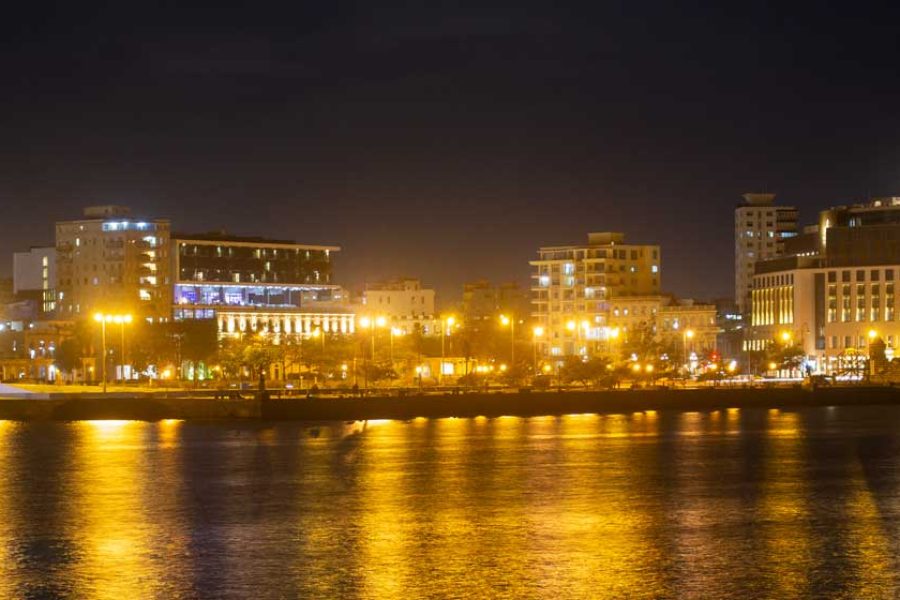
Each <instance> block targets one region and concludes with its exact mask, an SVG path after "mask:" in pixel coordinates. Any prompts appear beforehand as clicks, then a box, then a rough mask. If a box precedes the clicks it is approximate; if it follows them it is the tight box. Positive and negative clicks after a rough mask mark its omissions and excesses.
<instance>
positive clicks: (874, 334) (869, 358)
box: [866, 329, 878, 380]
mask: <svg viewBox="0 0 900 600" xmlns="http://www.w3.org/2000/svg"><path fill="white" fill-rule="evenodd" d="M876 339H878V332H877V331H875V330H874V329H870V330H869V332H868V333H867V334H866V366H867V369H866V379H867V380H868V379H871V377H872V369H873V365H872V342H874V341H875V340H876Z"/></svg>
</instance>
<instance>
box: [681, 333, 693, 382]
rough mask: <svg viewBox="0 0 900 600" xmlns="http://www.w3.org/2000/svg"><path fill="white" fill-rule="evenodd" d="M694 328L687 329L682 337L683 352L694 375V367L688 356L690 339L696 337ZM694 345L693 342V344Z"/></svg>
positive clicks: (689, 369)
mask: <svg viewBox="0 0 900 600" xmlns="http://www.w3.org/2000/svg"><path fill="white" fill-rule="evenodd" d="M694 335H695V333H694V330H693V329H685V330H684V335H683V336H682V337H681V352H682V354H684V358H685V362H686V363H687V365H688V371H689V372H690V373H691V375H693V374H694V373H693V368H691V361H690V358H689V357H688V341H689V340H693V339H694ZM692 347H693V344H692Z"/></svg>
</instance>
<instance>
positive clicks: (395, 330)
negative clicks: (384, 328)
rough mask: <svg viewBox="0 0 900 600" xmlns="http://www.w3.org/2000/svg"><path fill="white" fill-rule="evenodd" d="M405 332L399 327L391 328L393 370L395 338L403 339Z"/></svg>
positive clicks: (392, 366) (392, 363)
mask: <svg viewBox="0 0 900 600" xmlns="http://www.w3.org/2000/svg"><path fill="white" fill-rule="evenodd" d="M403 334H404V331H403V330H402V329H400V328H399V327H391V368H392V369H393V368H394V337H395V336H396V337H402V336H403Z"/></svg>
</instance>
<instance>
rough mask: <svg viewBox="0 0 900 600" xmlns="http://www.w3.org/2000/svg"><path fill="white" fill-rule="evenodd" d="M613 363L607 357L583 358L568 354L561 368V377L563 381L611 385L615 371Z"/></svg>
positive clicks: (584, 384) (585, 384)
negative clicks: (613, 371) (612, 367)
mask: <svg viewBox="0 0 900 600" xmlns="http://www.w3.org/2000/svg"><path fill="white" fill-rule="evenodd" d="M611 366H612V363H611V362H610V361H609V360H608V359H607V358H605V357H594V358H590V359H588V360H583V359H582V358H581V357H578V356H567V357H566V359H565V362H564V363H563V365H562V367H560V369H559V377H560V379H561V380H562V381H563V383H581V384H582V385H583V386H585V387H587V385H588V384H594V385H611V381H613V373H612V369H611V368H610V367H611Z"/></svg>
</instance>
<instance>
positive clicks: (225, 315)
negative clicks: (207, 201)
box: [170, 233, 354, 337]
mask: <svg viewBox="0 0 900 600" xmlns="http://www.w3.org/2000/svg"><path fill="white" fill-rule="evenodd" d="M339 250H340V248H339V247H338V246H318V245H309V244H298V243H296V242H292V241H287V240H271V239H266V238H260V237H242V236H232V235H227V234H225V233H208V234H198V235H187V234H178V235H175V236H174V237H173V239H172V243H171V253H170V254H171V261H172V262H171V271H172V273H173V275H174V278H175V279H174V285H173V292H172V293H173V295H172V317H173V318H174V319H176V320H179V319H216V321H217V323H218V327H219V334H220V336H222V337H240V336H243V335H245V334H248V333H252V334H271V335H275V336H277V337H281V336H283V335H300V336H306V337H308V336H311V335H319V334H322V333H324V334H329V333H330V334H349V333H353V331H354V316H353V314H352V312H351V310H350V308H349V299H348V298H347V294H346V292H345V291H344V290H343V288H341V287H340V286H337V285H334V284H332V283H331V275H332V268H331V264H332V263H331V258H332V254H333V253H334V252H337V251H339Z"/></svg>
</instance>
